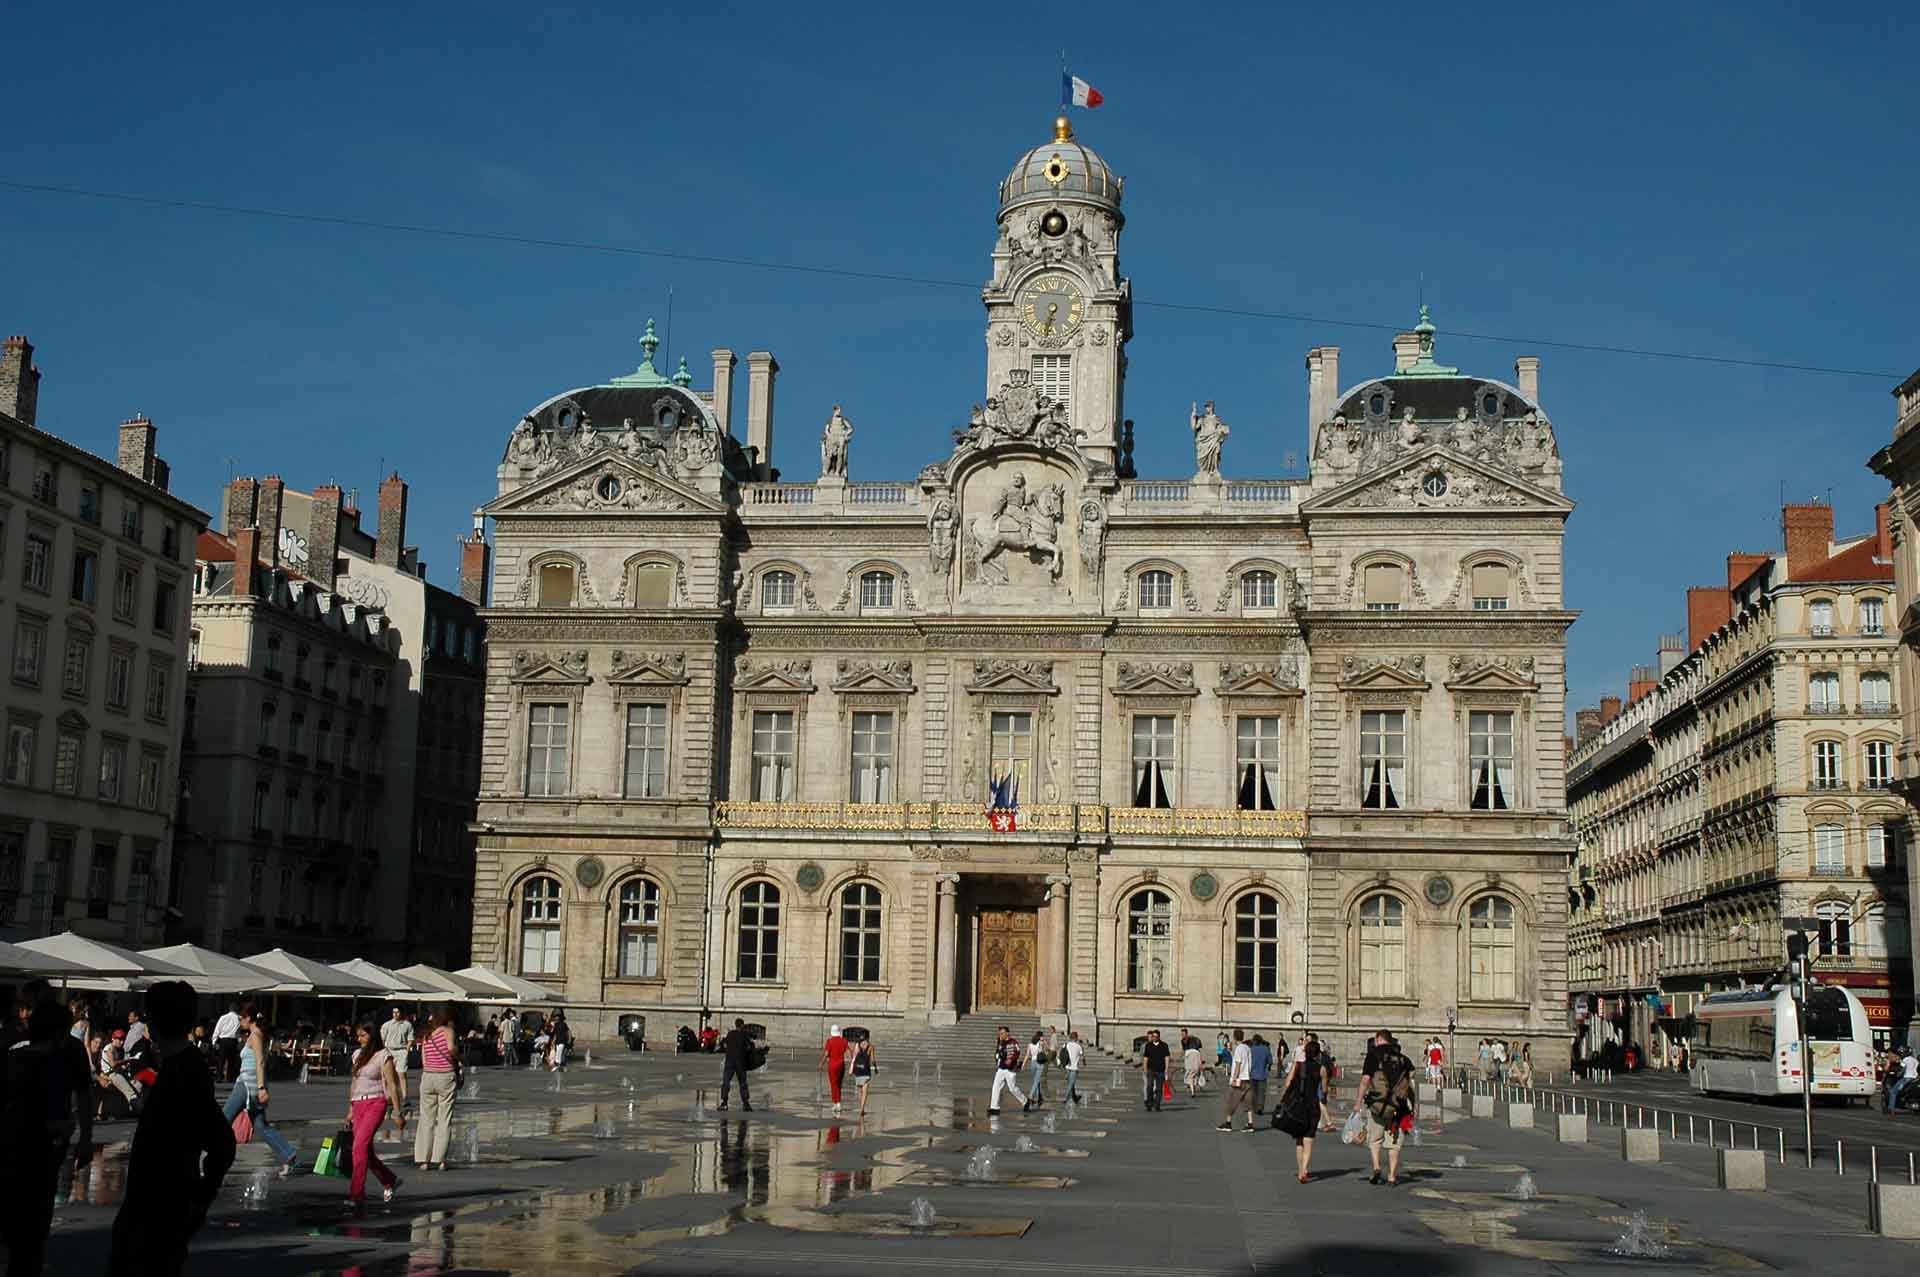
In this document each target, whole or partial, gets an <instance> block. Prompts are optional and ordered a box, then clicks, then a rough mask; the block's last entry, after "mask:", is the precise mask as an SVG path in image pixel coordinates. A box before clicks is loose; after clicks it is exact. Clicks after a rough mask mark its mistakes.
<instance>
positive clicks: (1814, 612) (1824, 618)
mask: <svg viewBox="0 0 1920 1277" xmlns="http://www.w3.org/2000/svg"><path fill="white" fill-rule="evenodd" d="M1807 627H1808V628H1809V629H1810V630H1812V631H1813V633H1814V635H1815V636H1816V637H1823V636H1826V635H1830V634H1832V633H1833V600H1832V599H1815V600H1814V601H1813V602H1812V603H1809V604H1808V605H1807Z"/></svg>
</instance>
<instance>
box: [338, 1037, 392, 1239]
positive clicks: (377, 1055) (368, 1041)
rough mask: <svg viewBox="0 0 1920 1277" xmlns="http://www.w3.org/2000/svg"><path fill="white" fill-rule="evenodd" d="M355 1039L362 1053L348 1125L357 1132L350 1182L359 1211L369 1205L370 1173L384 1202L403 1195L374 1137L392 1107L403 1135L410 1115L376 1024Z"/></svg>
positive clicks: (349, 1195) (349, 1098) (352, 1084)
mask: <svg viewBox="0 0 1920 1277" xmlns="http://www.w3.org/2000/svg"><path fill="white" fill-rule="evenodd" d="M354 1035H355V1037H356V1038H357V1040H358V1041H359V1043H360V1050H359V1051H358V1052H356V1053H355V1055H354V1057H353V1079H352V1081H351V1082H350V1083H349V1086H350V1087H351V1089H350V1090H349V1091H348V1092H347V1124H348V1125H349V1126H351V1127H352V1128H353V1178H352V1179H351V1180H349V1181H348V1182H347V1204H348V1205H349V1206H351V1207H354V1208H355V1209H358V1208H359V1207H361V1206H362V1205H364V1204H365V1202H366V1191H367V1172H368V1170H372V1172H373V1173H374V1175H375V1177H377V1178H378V1179H379V1181H380V1186H381V1194H380V1199H381V1200H382V1201H387V1202H390V1201H392V1200H393V1195H394V1194H395V1193H396V1192H398V1191H399V1189H400V1181H399V1179H398V1178H397V1177H396V1176H395V1175H394V1173H393V1172H392V1171H390V1170H388V1169H387V1165H386V1163H385V1162H382V1161H381V1160H380V1158H379V1156H378V1155H377V1154H376V1153H375V1152H374V1151H373V1137H374V1135H375V1133H376V1132H378V1131H379V1129H380V1123H381V1122H383V1121H385V1120H386V1117H387V1107H388V1105H392V1107H393V1112H394V1123H395V1124H396V1125H397V1126H399V1128H400V1131H401V1133H402V1134H403V1135H404V1134H405V1133H406V1129H407V1115H406V1113H405V1112H403V1111H402V1110H401V1107H400V1075H399V1074H398V1073H397V1072H395V1071H394V1065H393V1056H392V1055H390V1054H388V1052H387V1049H386V1048H385V1047H384V1046H381V1045H380V1033H379V1031H378V1030H377V1029H375V1028H374V1027H373V1023H372V1021H366V1022H363V1023H362V1024H361V1025H360V1027H359V1028H358V1029H356V1030H355V1031H354Z"/></svg>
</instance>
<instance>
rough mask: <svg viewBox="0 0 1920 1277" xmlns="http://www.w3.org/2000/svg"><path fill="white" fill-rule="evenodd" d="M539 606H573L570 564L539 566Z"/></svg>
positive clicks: (571, 569) (571, 568)
mask: <svg viewBox="0 0 1920 1277" xmlns="http://www.w3.org/2000/svg"><path fill="white" fill-rule="evenodd" d="M540 606H541V607H572V606H573V565H572V564H571V563H543V564H541V565H540Z"/></svg>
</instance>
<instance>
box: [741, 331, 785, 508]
mask: <svg viewBox="0 0 1920 1277" xmlns="http://www.w3.org/2000/svg"><path fill="white" fill-rule="evenodd" d="M779 373H780V365H779V363H778V362H777V361H775V359H774V357H773V356H772V355H771V354H769V353H768V352H767V351H764V350H755V351H752V352H750V353H749V354H748V355H747V447H748V448H751V449H753V450H754V456H755V458H756V463H757V465H758V468H759V477H760V478H762V479H771V478H772V477H773V379H774V378H775V377H776V376H778V375H779Z"/></svg>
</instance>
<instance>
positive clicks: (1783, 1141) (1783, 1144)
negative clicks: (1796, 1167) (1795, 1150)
mask: <svg viewBox="0 0 1920 1277" xmlns="http://www.w3.org/2000/svg"><path fill="white" fill-rule="evenodd" d="M1776 1134H1778V1135H1779V1136H1780V1165H1782V1166H1785V1165H1786V1164H1787V1133H1786V1131H1785V1130H1784V1129H1782V1130H1780V1131H1778V1132H1776Z"/></svg>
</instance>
